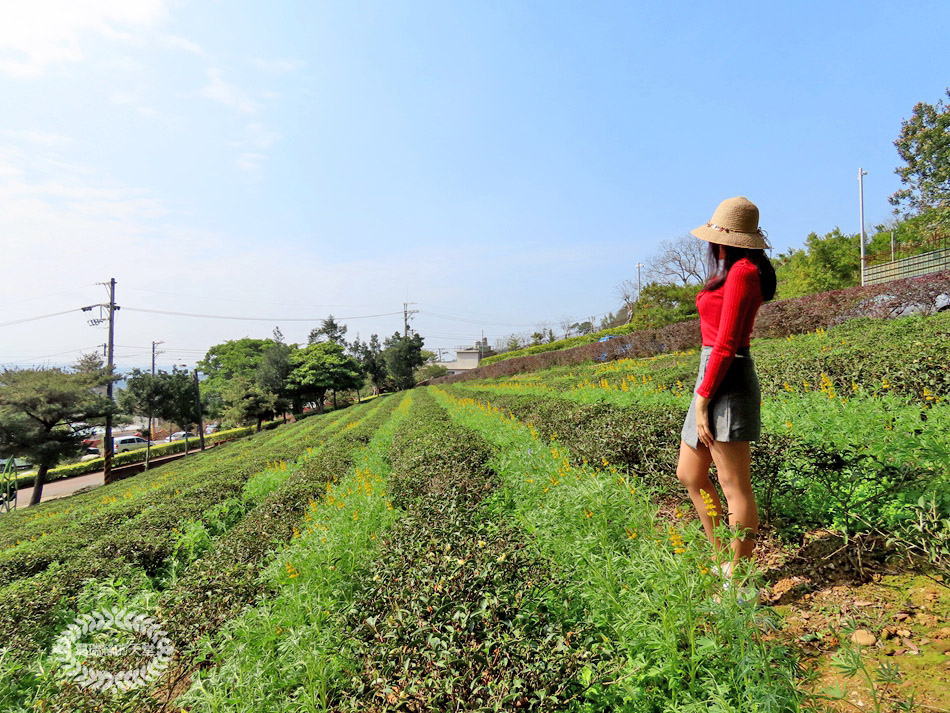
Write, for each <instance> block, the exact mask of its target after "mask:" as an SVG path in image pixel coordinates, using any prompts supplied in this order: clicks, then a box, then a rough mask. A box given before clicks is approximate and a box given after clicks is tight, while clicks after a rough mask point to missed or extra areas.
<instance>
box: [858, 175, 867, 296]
mask: <svg viewBox="0 0 950 713" xmlns="http://www.w3.org/2000/svg"><path fill="white" fill-rule="evenodd" d="M866 175H868V172H867V171H865V170H864V169H863V168H859V169H858V205H859V210H860V214H861V286H862V287H864V271H865V261H866V258H865V256H864V177H865V176H866Z"/></svg>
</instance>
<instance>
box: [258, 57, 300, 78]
mask: <svg viewBox="0 0 950 713" xmlns="http://www.w3.org/2000/svg"><path fill="white" fill-rule="evenodd" d="M251 64H252V65H254V66H255V67H257V69H259V70H261V71H262V72H267V73H268V74H287V73H289V72H295V71H297V70H298V69H300V68H302V67H305V66H306V64H307V63H306V62H304V61H303V60H299V59H262V58H260V57H254V58H252V59H251Z"/></svg>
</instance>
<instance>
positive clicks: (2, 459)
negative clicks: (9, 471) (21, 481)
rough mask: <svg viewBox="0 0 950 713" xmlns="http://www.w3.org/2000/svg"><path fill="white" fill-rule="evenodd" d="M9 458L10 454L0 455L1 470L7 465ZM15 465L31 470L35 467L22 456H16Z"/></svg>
mask: <svg viewBox="0 0 950 713" xmlns="http://www.w3.org/2000/svg"><path fill="white" fill-rule="evenodd" d="M8 460H9V457H8V456H0V471H2V470H3V469H4V468H5V467H6V465H7V461H8ZM13 467H14V468H16V469H17V470H31V469H32V468H33V464H32V463H30V462H29V461H26V460H23V459H22V458H14V459H13Z"/></svg>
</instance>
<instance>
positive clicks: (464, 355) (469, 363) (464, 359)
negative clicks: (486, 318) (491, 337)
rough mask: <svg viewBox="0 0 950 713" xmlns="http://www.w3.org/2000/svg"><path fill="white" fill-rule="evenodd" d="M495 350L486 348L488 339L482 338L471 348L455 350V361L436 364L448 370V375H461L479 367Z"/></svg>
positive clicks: (463, 347)
mask: <svg viewBox="0 0 950 713" xmlns="http://www.w3.org/2000/svg"><path fill="white" fill-rule="evenodd" d="M494 353H495V350H494V349H492V348H491V347H489V346H488V339H486V338H485V337H482V339H481V341H476V342H475V343H474V344H473V345H471V346H461V347H456V348H455V361H440V362H436V363H437V364H439V365H440V366H444V367H445V368H446V369H448V370H449V374H463V373H465V372H466V371H471V370H472V369H474V368H475V367H477V366H478V365H479V363H480V362H481V360H482V359H484V358H485V357H490V356H492V355H493V354H494Z"/></svg>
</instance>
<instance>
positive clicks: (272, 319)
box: [0, 307, 402, 326]
mask: <svg viewBox="0 0 950 713" xmlns="http://www.w3.org/2000/svg"><path fill="white" fill-rule="evenodd" d="M122 309H124V310H126V311H131V312H147V313H149V314H167V315H170V316H172V317H198V318H201V319H231V320H236V321H240V322H320V321H322V320H323V319H324V317H236V316H233V315H223V314H197V313H195V312H171V311H169V310H163V309H145V308H144V307H123V308H122ZM397 314H402V311H399V312H383V313H381V314H362V315H359V316H357V317H334V319H336V320H339V321H343V320H347V319H372V318H374V317H392V316H393V315H397ZM0 326H3V325H0Z"/></svg>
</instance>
